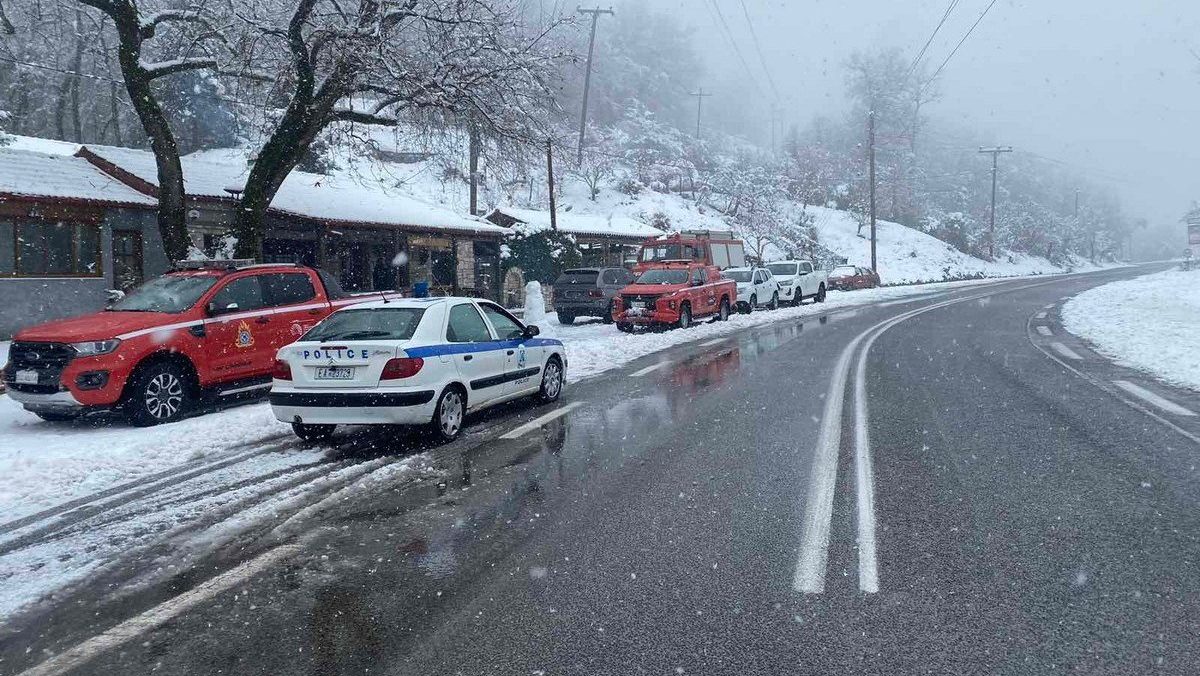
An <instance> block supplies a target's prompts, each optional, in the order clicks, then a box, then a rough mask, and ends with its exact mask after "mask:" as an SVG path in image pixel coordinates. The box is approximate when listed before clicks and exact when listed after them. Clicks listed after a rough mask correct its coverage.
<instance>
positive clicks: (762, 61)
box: [739, 0, 957, 101]
mask: <svg viewBox="0 0 1200 676" xmlns="http://www.w3.org/2000/svg"><path fill="white" fill-rule="evenodd" d="M955 1H956V2H957V0H955ZM739 2H740V3H741V5H742V14H743V15H745V17H746V26H747V27H748V28H749V29H750V38H751V39H752V40H753V41H754V51H756V52H758V62H759V63H760V64H762V67H763V74H764V75H766V76H767V84H769V85H770V86H771V93H772V94H774V96H775V100H776V101H778V100H779V89H778V88H777V87H776V86H775V79H774V78H772V77H771V69H770V68H768V67H767V59H766V58H765V57H764V56H763V51H762V43H760V42H759V41H758V33H756V32H755V31H754V22H753V21H752V20H751V19H750V10H748V9H746V0H739Z"/></svg>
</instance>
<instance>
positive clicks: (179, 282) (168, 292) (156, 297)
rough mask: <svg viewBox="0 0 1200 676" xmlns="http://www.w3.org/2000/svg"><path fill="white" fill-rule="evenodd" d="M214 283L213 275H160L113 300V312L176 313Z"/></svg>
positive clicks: (198, 297) (215, 280) (194, 302)
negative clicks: (122, 296) (117, 299)
mask: <svg viewBox="0 0 1200 676" xmlns="http://www.w3.org/2000/svg"><path fill="white" fill-rule="evenodd" d="M216 283H217V278H216V277H215V276H213V275H163V276H162V277H155V278H154V279H151V280H150V281H148V282H146V283H145V284H142V285H141V286H139V287H137V288H136V289H134V290H133V291H130V292H129V293H128V294H127V295H126V296H125V297H124V298H122V299H121V300H119V301H117V302H116V303H114V304H113V305H112V306H111V307H109V309H110V310H113V311H116V312H168V313H172V314H174V313H177V312H183V311H184V310H186V309H188V308H190V307H192V306H193V305H195V304H196V301H198V300H200V297H201V296H203V295H204V292H205V291H208V290H209V289H211V288H212V285H213V284H216Z"/></svg>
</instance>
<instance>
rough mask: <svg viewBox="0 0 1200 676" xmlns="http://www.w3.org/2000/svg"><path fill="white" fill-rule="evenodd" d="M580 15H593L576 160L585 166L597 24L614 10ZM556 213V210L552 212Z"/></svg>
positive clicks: (580, 10) (595, 11) (593, 10)
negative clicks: (602, 16) (584, 144)
mask: <svg viewBox="0 0 1200 676" xmlns="http://www.w3.org/2000/svg"><path fill="white" fill-rule="evenodd" d="M579 13H580V14H591V15H592V37H591V38H590V39H588V58H587V69H586V70H585V71H584V73H585V74H584V76H583V112H581V113H580V114H579V155H578V157H577V158H576V160H575V163H576V164H583V138H584V136H585V135H586V133H587V113H588V92H589V91H590V90H591V88H592V54H593V53H594V52H595V51H596V24H597V23H598V22H599V21H600V15H601V14H612V13H613V11H612V9H600V8H593V9H584V8H582V7H580V8H579ZM550 212H551V213H554V210H553V209H551V210H550Z"/></svg>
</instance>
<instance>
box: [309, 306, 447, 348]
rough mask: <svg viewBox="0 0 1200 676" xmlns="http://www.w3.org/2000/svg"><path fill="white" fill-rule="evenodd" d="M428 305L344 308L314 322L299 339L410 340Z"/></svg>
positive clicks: (322, 340)
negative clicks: (317, 322) (314, 324)
mask: <svg viewBox="0 0 1200 676" xmlns="http://www.w3.org/2000/svg"><path fill="white" fill-rule="evenodd" d="M423 314H425V308H419V307H397V308H363V309H361V310H342V311H341V312H335V313H333V314H332V315H330V316H329V318H328V319H326V320H325V321H323V322H321V323H320V324H317V325H316V326H314V327H313V328H312V329H311V330H310V331H309V332H308V333H306V334H304V337H303V338H301V339H300V340H307V341H317V342H325V341H329V340H408V339H409V338H412V337H413V333H415V332H416V330H417V325H418V324H420V323H421V315H423Z"/></svg>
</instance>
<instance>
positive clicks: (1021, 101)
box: [648, 0, 1200, 248]
mask: <svg viewBox="0 0 1200 676" xmlns="http://www.w3.org/2000/svg"><path fill="white" fill-rule="evenodd" d="M745 1H746V6H747V7H748V9H749V12H750V17H751V19H752V20H753V22H754V28H755V29H756V31H757V33H758V37H759V38H760V41H761V46H762V51H763V54H764V56H765V60H766V62H767V65H768V66H769V67H770V69H771V70H770V74H771V77H772V78H773V79H774V81H775V84H776V85H777V88H778V90H779V92H780V96H779V99H780V101H781V102H782V107H783V108H784V110H785V111H786V114H785V115H784V118H785V119H786V121H787V123H789V124H790V123H793V122H794V123H797V124H799V125H800V126H801V127H803V126H804V125H805V124H806V123H807V122H808V121H809V120H810V119H811V118H812V117H813V115H815V114H824V115H828V116H831V117H840V116H841V115H843V114H844V111H845V108H846V104H845V101H844V99H843V96H842V93H843V91H844V88H845V87H844V70H843V68H842V64H843V63H844V62H845V60H846V58H847V57H848V56H849V55H850V54H851V53H852V52H853V51H855V50H859V49H867V48H870V47H872V46H875V45H878V46H893V45H894V46H898V47H900V48H902V49H903V50H904V51H905V53H906V54H909V55H913V54H915V53H916V52H917V50H919V49H920V47H921V45H922V44H923V43H924V42H925V40H926V39H927V38H928V36H929V34H930V32H931V31H932V30H933V27H934V26H935V25H936V23H937V21H938V19H939V18H940V17H941V15H942V14H943V12H944V11H945V8H946V6H947V4H948V2H947V0H841V1H839V0H803V1H794V0H745ZM648 2H650V3H651V4H652V5H653V6H654V7H656V8H660V9H664V10H669V11H673V12H677V13H678V15H679V16H680V17H681V18H683V19H684V20H685V21H686V22H687V23H689V24H690V25H691V26H692V27H693V28H694V30H695V31H696V39H697V44H698V46H699V47H700V52H701V53H702V54H703V55H704V56H705V60H706V62H707V67H708V70H709V73H708V75H707V77H706V79H707V80H708V81H707V82H705V83H698V84H703V85H704V86H705V88H706V89H711V90H712V91H714V92H715V93H716V96H714V97H712V98H710V99H706V100H705V102H704V105H705V107H706V111H707V113H706V114H708V115H709V119H708V122H710V123H711V124H713V125H717V126H720V127H721V128H722V129H724V130H726V131H730V132H734V133H744V134H746V135H748V136H749V135H753V134H754V133H755V132H757V133H758V134H759V137H758V139H757V140H759V141H762V142H764V143H766V142H767V141H768V140H769V132H768V131H767V130H768V129H769V128H770V127H769V124H768V122H767V119H768V117H767V116H768V114H769V113H768V112H767V111H768V110H769V108H770V100H771V94H770V87H769V85H768V83H767V78H766V77H765V76H764V74H763V67H762V65H760V61H759V57H758V55H757V53H756V52H755V50H754V46H753V42H752V40H751V37H750V33H749V30H748V29H747V24H746V18H745V15H744V14H743V12H742V7H741V4H740V3H739V2H738V0H716V2H718V3H720V7H721V10H722V13H723V15H724V17H725V20H726V22H727V23H728V24H729V26H730V28H731V30H732V31H733V32H734V34H735V35H736V36H737V38H738V42H739V45H740V48H741V52H742V55H743V56H744V58H745V60H746V61H747V63H748V64H749V66H750V68H751V70H752V75H753V78H754V79H755V80H756V81H757V82H758V83H759V86H758V88H757V89H755V88H754V87H752V86H751V85H750V84H749V80H750V78H749V77H747V75H746V72H745V68H743V66H742V65H741V62H740V61H739V60H738V59H737V57H736V55H735V54H734V53H733V51H732V49H731V48H730V47H728V46H727V44H726V42H725V41H724V39H723V38H722V37H721V33H720V32H718V31H719V29H718V28H717V26H718V22H717V20H716V18H715V15H714V12H713V11H712V10H711V9H710V6H708V5H707V3H708V2H709V0H648ZM987 3H988V0H960V2H959V5H958V7H957V8H956V9H955V11H954V13H953V14H952V15H951V17H950V19H949V20H948V21H947V23H946V25H945V26H943V28H942V30H941V32H940V33H939V35H938V37H937V39H936V40H935V41H934V43H933V44H932V45H931V46H930V48H929V51H928V55H927V57H926V59H927V60H928V61H929V63H930V66H929V70H930V71H932V70H934V69H936V68H937V66H938V64H940V63H941V61H942V60H943V59H944V58H945V57H946V55H947V54H949V52H950V50H951V49H952V48H953V47H954V44H955V43H956V42H958V40H959V39H960V38H961V37H962V36H963V34H964V33H965V32H966V31H967V29H968V28H969V27H970V25H971V24H972V23H973V22H974V21H975V19H976V18H978V17H979V15H980V13H981V12H982V11H983V9H984V7H986V5H987ZM1189 50H1194V51H1195V52H1196V53H1197V54H1200V2H1196V1H1195V0H1127V1H1125V2H1117V1H1115V0H1040V1H1039V0H999V1H998V2H997V3H996V5H995V6H994V7H993V8H992V10H991V12H990V13H989V14H988V15H987V17H986V18H985V19H984V20H983V22H982V23H981V24H980V25H979V27H978V28H977V29H976V30H975V32H974V34H972V36H971V37H970V38H969V39H968V40H967V42H966V43H965V44H964V45H963V47H962V48H961V49H960V50H959V52H958V54H957V55H955V56H954V58H953V59H952V60H951V61H950V63H949V65H947V66H946V69H945V70H944V71H943V73H942V76H941V78H940V80H941V84H940V91H941V92H942V100H941V101H939V102H938V103H936V104H934V105H932V106H930V107H929V108H928V112H929V115H930V116H931V117H933V118H941V119H944V120H947V121H951V122H954V123H956V124H960V125H962V126H965V127H968V128H972V129H977V130H980V131H981V132H983V133H984V134H986V135H987V136H988V137H990V138H991V139H993V141H994V142H996V143H1002V144H1008V145H1012V146H1014V147H1015V148H1016V149H1018V150H1024V151H1030V152H1034V153H1037V154H1039V155H1043V156H1046V157H1050V158H1053V159H1055V160H1059V161H1064V162H1067V163H1069V164H1070V165H1072V168H1074V169H1076V170H1078V171H1082V172H1084V173H1085V174H1086V176H1087V177H1088V178H1089V179H1091V180H1093V181H1096V182H1106V183H1107V185H1109V186H1111V189H1113V190H1116V191H1117V192H1118V193H1119V195H1120V196H1121V199H1122V202H1123V205H1124V207H1125V210H1126V211H1127V212H1128V213H1129V214H1131V215H1134V216H1143V217H1146V218H1148V219H1149V220H1151V221H1157V222H1161V221H1164V220H1166V221H1178V220H1179V218H1180V217H1181V216H1182V214H1183V212H1184V211H1185V210H1186V209H1187V207H1188V206H1189V204H1190V203H1191V201H1192V200H1193V199H1200V181H1198V180H1197V179H1196V177H1197V172H1198V171H1200V138H1198V131H1200V130H1198V125H1197V122H1198V121H1200V60H1198V59H1197V58H1196V57H1195V56H1193V55H1192V54H1191V53H1190V51H1189ZM760 91H761V92H763V93H759V92H760ZM750 103H759V104H761V105H760V106H758V110H757V111H756V112H757V114H751V115H750V116H749V117H750V118H751V119H753V120H756V122H751V123H746V122H744V121H743V119H744V118H745V117H746V108H747V104H750ZM967 150H969V148H968V149H967ZM980 161H984V160H983V159H981V160H980ZM1001 176H1003V174H1001ZM1182 244H1183V243H1182V241H1181V242H1180V247H1181V248H1182Z"/></svg>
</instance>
